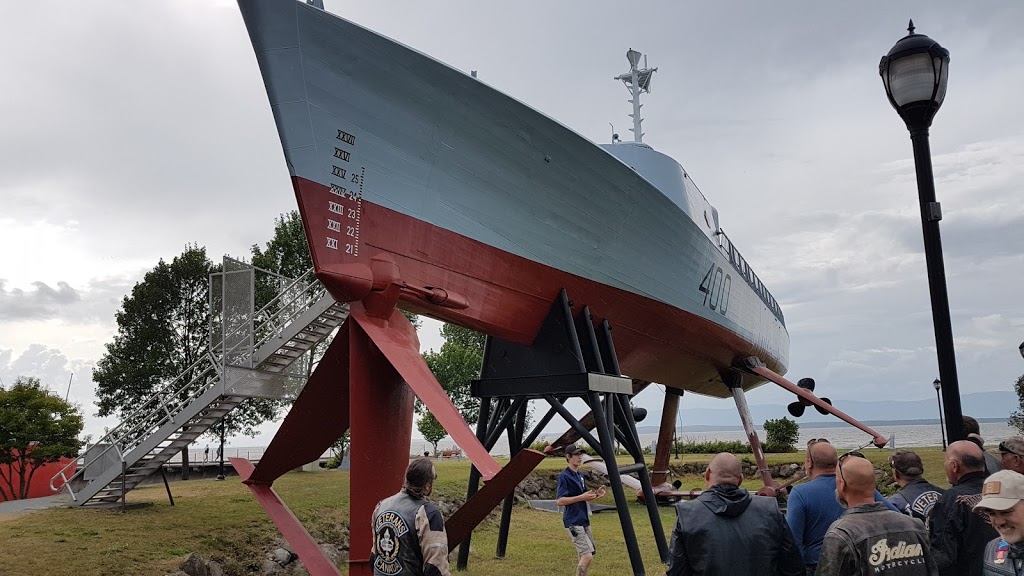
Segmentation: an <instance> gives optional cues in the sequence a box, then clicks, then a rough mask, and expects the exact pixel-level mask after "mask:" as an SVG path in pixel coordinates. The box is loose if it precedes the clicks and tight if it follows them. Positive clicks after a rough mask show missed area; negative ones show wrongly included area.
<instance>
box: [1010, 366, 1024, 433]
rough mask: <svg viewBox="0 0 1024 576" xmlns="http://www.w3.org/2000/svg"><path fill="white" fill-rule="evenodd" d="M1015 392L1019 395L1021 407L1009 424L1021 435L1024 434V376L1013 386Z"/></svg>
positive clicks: (1011, 416)
mask: <svg viewBox="0 0 1024 576" xmlns="http://www.w3.org/2000/svg"><path fill="white" fill-rule="evenodd" d="M1013 390H1014V392H1016V393H1017V399H1018V401H1019V403H1020V404H1019V406H1018V408H1017V409H1016V410H1014V411H1013V414H1010V420H1009V424H1010V426H1013V427H1014V428H1016V429H1017V431H1019V432H1020V433H1021V434H1024V374H1022V375H1021V376H1019V377H1018V378H1017V381H1016V382H1014V384H1013Z"/></svg>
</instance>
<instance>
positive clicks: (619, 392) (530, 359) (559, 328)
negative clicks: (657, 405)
mask: <svg viewBox="0 0 1024 576" xmlns="http://www.w3.org/2000/svg"><path fill="white" fill-rule="evenodd" d="M471 390H472V394H473V395H474V396H477V397H479V398H480V400H481V402H480V420H479V421H478V423H477V437H478V438H480V439H481V441H483V443H484V446H485V447H486V448H487V449H488V450H489V449H490V448H492V447H493V446H494V443H495V442H497V440H498V438H500V437H501V434H502V433H503V432H507V433H508V437H509V450H510V452H511V455H512V456H515V454H516V453H517V452H518V451H519V450H521V449H523V448H526V447H529V445H530V444H531V443H532V442H533V441H534V440H535V439H536V437H537V435H538V434H539V433H540V431H541V430H543V429H544V427H545V426H547V424H548V423H549V422H550V421H551V419H552V418H553V417H554V416H555V415H556V414H557V415H560V416H561V417H562V418H564V419H565V421H566V422H568V423H569V425H570V426H572V427H573V429H574V430H575V431H576V432H577V433H578V434H579V435H580V437H581V438H583V439H584V440H585V441H586V442H587V444H589V445H590V446H591V447H592V448H593V449H594V450H595V451H596V452H597V453H598V454H600V455H601V457H602V459H603V460H604V463H605V466H607V468H608V480H609V484H610V485H611V489H612V494H613V495H614V497H615V507H616V509H617V511H618V514H619V522H620V524H621V525H622V535H623V539H624V540H625V543H626V550H627V551H628V553H629V561H630V565H631V566H632V568H633V574H634V575H635V576H640V575H642V574H645V572H644V565H643V559H642V558H641V557H640V549H639V546H638V545H637V539H636V533H635V531H634V529H633V519H632V516H631V515H630V511H629V502H628V501H627V499H626V494H625V490H624V489H623V485H622V479H621V478H620V476H619V475H620V474H629V473H636V474H637V476H638V478H639V480H640V483H641V486H642V487H643V493H644V500H645V502H646V504H647V509H648V514H649V516H650V519H651V528H652V531H653V533H654V539H655V542H656V543H657V545H658V552H659V554H660V556H661V558H662V561H667V560H668V545H667V544H666V542H665V531H664V528H663V527H662V525H661V519H660V517H659V515H658V509H657V503H656V501H655V498H654V491H653V490H652V488H651V478H650V473H649V471H648V469H647V465H646V463H645V461H644V454H643V447H642V446H641V445H640V440H639V435H638V434H637V431H636V422H634V420H633V412H632V409H631V408H630V405H629V398H630V396H631V395H632V391H633V386H632V381H631V380H630V379H629V378H625V377H623V376H622V375H621V373H620V372H619V365H618V358H617V357H616V355H615V346H614V344H613V343H612V338H611V328H610V327H609V326H608V323H607V322H606V321H605V322H602V323H601V325H600V328H599V329H598V330H595V329H594V320H593V318H592V317H591V315H590V310H589V309H588V308H587V307H586V306H584V307H583V309H582V310H581V311H580V312H579V314H577V315H576V317H575V319H574V318H573V313H572V303H571V302H569V299H568V297H567V295H566V293H565V291H564V290H563V291H562V292H561V293H560V294H559V295H558V299H557V300H556V301H555V302H554V304H553V305H552V307H551V311H550V312H549V313H548V315H547V318H546V319H545V320H544V323H543V324H542V326H541V329H540V331H539V332H538V334H537V337H536V338H535V339H534V342H533V344H532V345H531V346H523V345H521V344H515V343H512V342H507V341H504V340H501V339H498V338H491V337H488V339H487V345H486V347H485V349H484V363H483V369H482V371H481V376H480V379H479V380H476V381H474V382H473V383H472V388H471ZM568 398H581V399H582V400H583V401H584V402H586V403H587V404H588V405H589V406H590V409H591V411H592V413H593V414H594V419H595V423H596V425H597V426H596V428H597V438H595V437H594V436H593V435H592V434H591V433H590V432H589V431H588V430H587V429H586V428H585V427H584V426H583V425H582V424H580V422H579V420H578V419H577V418H576V417H575V416H573V414H572V413H571V412H569V410H568V409H566V408H565V406H564V405H563V404H564V402H565V400H566V399H568ZM540 399H542V400H545V401H547V403H548V404H549V405H550V408H549V410H548V411H547V413H546V414H545V415H544V416H543V417H542V418H541V419H540V421H539V422H538V423H537V425H536V426H535V427H534V428H533V430H531V431H530V432H529V433H527V432H526V430H525V428H526V426H525V423H526V412H527V402H528V401H530V400H540ZM616 439H617V440H618V441H619V442H620V443H621V444H622V445H623V446H624V447H625V448H626V450H627V451H628V452H629V454H630V455H631V456H632V457H633V463H632V464H628V465H626V466H623V467H621V468H620V467H619V465H618V462H617V461H616V459H615V440H616ZM555 448H556V449H559V448H564V447H555ZM479 481H480V474H479V473H478V472H477V471H476V470H475V469H472V470H471V471H470V477H469V489H468V491H467V495H468V496H472V495H473V494H474V493H476V491H477V488H478V485H479ZM512 504H513V497H512V496H509V497H508V498H506V500H505V502H504V506H503V507H502V515H501V526H500V531H499V534H498V547H497V555H498V557H503V556H504V555H505V552H506V548H507V545H508V533H509V529H510V526H511V514H512ZM469 543H470V539H469V538H467V539H466V540H465V541H464V542H463V543H462V545H461V546H460V548H459V557H458V563H457V565H456V567H457V569H459V570H465V569H466V565H467V564H468V559H469Z"/></svg>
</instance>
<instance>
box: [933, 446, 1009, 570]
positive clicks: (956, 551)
mask: <svg viewBox="0 0 1024 576" xmlns="http://www.w3.org/2000/svg"><path fill="white" fill-rule="evenodd" d="M945 468H946V479H948V480H949V483H950V484H952V485H953V486H952V487H951V488H950V489H948V490H946V491H945V492H944V493H943V494H942V496H941V497H940V498H939V500H938V502H936V503H935V506H933V507H932V511H931V514H930V515H929V516H928V537H929V540H930V541H931V545H932V553H933V554H935V563H936V565H938V567H939V575H940V576H981V574H982V557H983V556H984V554H985V545H986V544H988V542H989V540H992V539H993V538H995V537H996V536H997V533H996V530H995V528H993V527H992V526H991V525H990V524H989V522H988V515H987V514H986V513H985V511H984V508H979V509H978V510H977V511H972V510H971V508H972V507H973V506H974V505H975V504H977V503H978V502H980V501H981V489H982V486H983V485H984V483H985V458H984V455H983V454H982V453H981V448H978V446H977V445H976V444H975V443H973V442H970V441H968V440H960V441H959V442H953V443H952V444H950V445H949V447H948V448H946V462H945Z"/></svg>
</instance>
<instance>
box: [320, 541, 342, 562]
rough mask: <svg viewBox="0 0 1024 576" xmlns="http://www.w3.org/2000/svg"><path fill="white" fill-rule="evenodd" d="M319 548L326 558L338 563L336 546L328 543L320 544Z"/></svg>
mask: <svg viewBox="0 0 1024 576" xmlns="http://www.w3.org/2000/svg"><path fill="white" fill-rule="evenodd" d="M320 550H322V551H323V553H324V556H327V559H328V560H330V561H331V562H332V563H334V564H337V563H338V548H337V547H336V546H332V545H330V544H321V545H320Z"/></svg>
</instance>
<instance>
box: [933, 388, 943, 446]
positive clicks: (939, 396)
mask: <svg viewBox="0 0 1024 576" xmlns="http://www.w3.org/2000/svg"><path fill="white" fill-rule="evenodd" d="M932 386H935V400H936V401H938V403H939V431H940V432H942V451H943V452H945V451H946V425H945V424H944V423H943V422H942V396H941V395H939V390H941V389H942V382H941V381H940V380H939V379H938V378H936V379H935V382H932Z"/></svg>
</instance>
